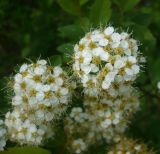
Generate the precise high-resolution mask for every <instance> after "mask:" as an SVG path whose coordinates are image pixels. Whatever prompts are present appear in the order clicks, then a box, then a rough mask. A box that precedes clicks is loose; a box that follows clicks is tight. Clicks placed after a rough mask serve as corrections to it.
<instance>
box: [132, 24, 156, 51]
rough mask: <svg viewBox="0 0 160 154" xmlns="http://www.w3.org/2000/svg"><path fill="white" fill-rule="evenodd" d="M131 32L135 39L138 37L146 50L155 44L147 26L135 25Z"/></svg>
mask: <svg viewBox="0 0 160 154" xmlns="http://www.w3.org/2000/svg"><path fill="white" fill-rule="evenodd" d="M133 32H134V36H136V39H138V40H139V41H140V42H141V43H142V44H143V45H142V47H144V48H145V49H147V50H151V49H152V50H153V48H154V47H155V45H156V39H155V37H154V36H153V34H152V32H151V31H150V29H149V28H147V27H145V26H142V25H135V26H134V27H133ZM144 45H146V46H144Z"/></svg>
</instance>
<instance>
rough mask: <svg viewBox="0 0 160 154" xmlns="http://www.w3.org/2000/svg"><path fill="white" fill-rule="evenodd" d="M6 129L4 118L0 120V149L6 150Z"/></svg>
mask: <svg viewBox="0 0 160 154" xmlns="http://www.w3.org/2000/svg"><path fill="white" fill-rule="evenodd" d="M6 133H7V131H6V129H5V127H4V122H3V120H0V151H3V150H4V147H5V146H6Z"/></svg>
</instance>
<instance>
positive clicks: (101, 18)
mask: <svg viewBox="0 0 160 154" xmlns="http://www.w3.org/2000/svg"><path fill="white" fill-rule="evenodd" d="M110 16H111V2H110V0H96V1H95V3H94V4H93V6H92V7H91V14H90V19H91V22H92V23H93V24H94V25H95V26H99V25H100V24H102V25H104V24H107V22H108V20H109V19H110Z"/></svg>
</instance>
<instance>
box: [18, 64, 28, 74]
mask: <svg viewBox="0 0 160 154" xmlns="http://www.w3.org/2000/svg"><path fill="white" fill-rule="evenodd" d="M27 68H28V65H27V64H23V65H22V66H21V68H20V70H19V71H20V73H22V72H24V71H26V69H27Z"/></svg>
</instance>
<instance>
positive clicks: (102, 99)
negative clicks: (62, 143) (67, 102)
mask: <svg viewBox="0 0 160 154" xmlns="http://www.w3.org/2000/svg"><path fill="white" fill-rule="evenodd" d="M121 88H124V89H123V91H121V90H122V89H121ZM125 88H126V89H125ZM113 90H114V91H115V92H116V93H118V95H115V94H114V92H113V93H111V94H113V95H111V94H109V93H107V92H106V91H101V93H100V94H99V97H96V95H95V96H92V97H91V96H88V95H85V98H84V102H83V108H84V109H82V108H81V107H74V108H72V111H71V113H70V115H69V117H67V118H66V119H65V131H66V134H67V136H68V142H69V143H70V145H69V146H68V148H69V149H70V150H71V151H74V152H76V151H81V152H82V151H85V150H87V148H88V147H89V146H90V145H92V144H96V143H100V142H101V141H102V140H105V142H108V143H110V142H116V141H117V140H118V139H119V138H120V135H121V134H123V133H124V131H125V129H126V128H127V124H128V122H129V120H130V118H131V116H132V115H133V114H134V113H135V112H136V111H137V110H138V109H139V101H138V98H137V94H136V92H135V90H134V89H132V87H128V86H123V87H119V89H113ZM113 90H112V91H113ZM75 134H76V135H75ZM75 136H76V137H75ZM76 140H80V141H81V142H82V141H83V143H85V148H84V147H83V148H81V146H79V147H77V146H75V144H73V143H74V142H75V141H76ZM76 148H77V149H76ZM81 152H80V153H81ZM77 153H78V152H77Z"/></svg>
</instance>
